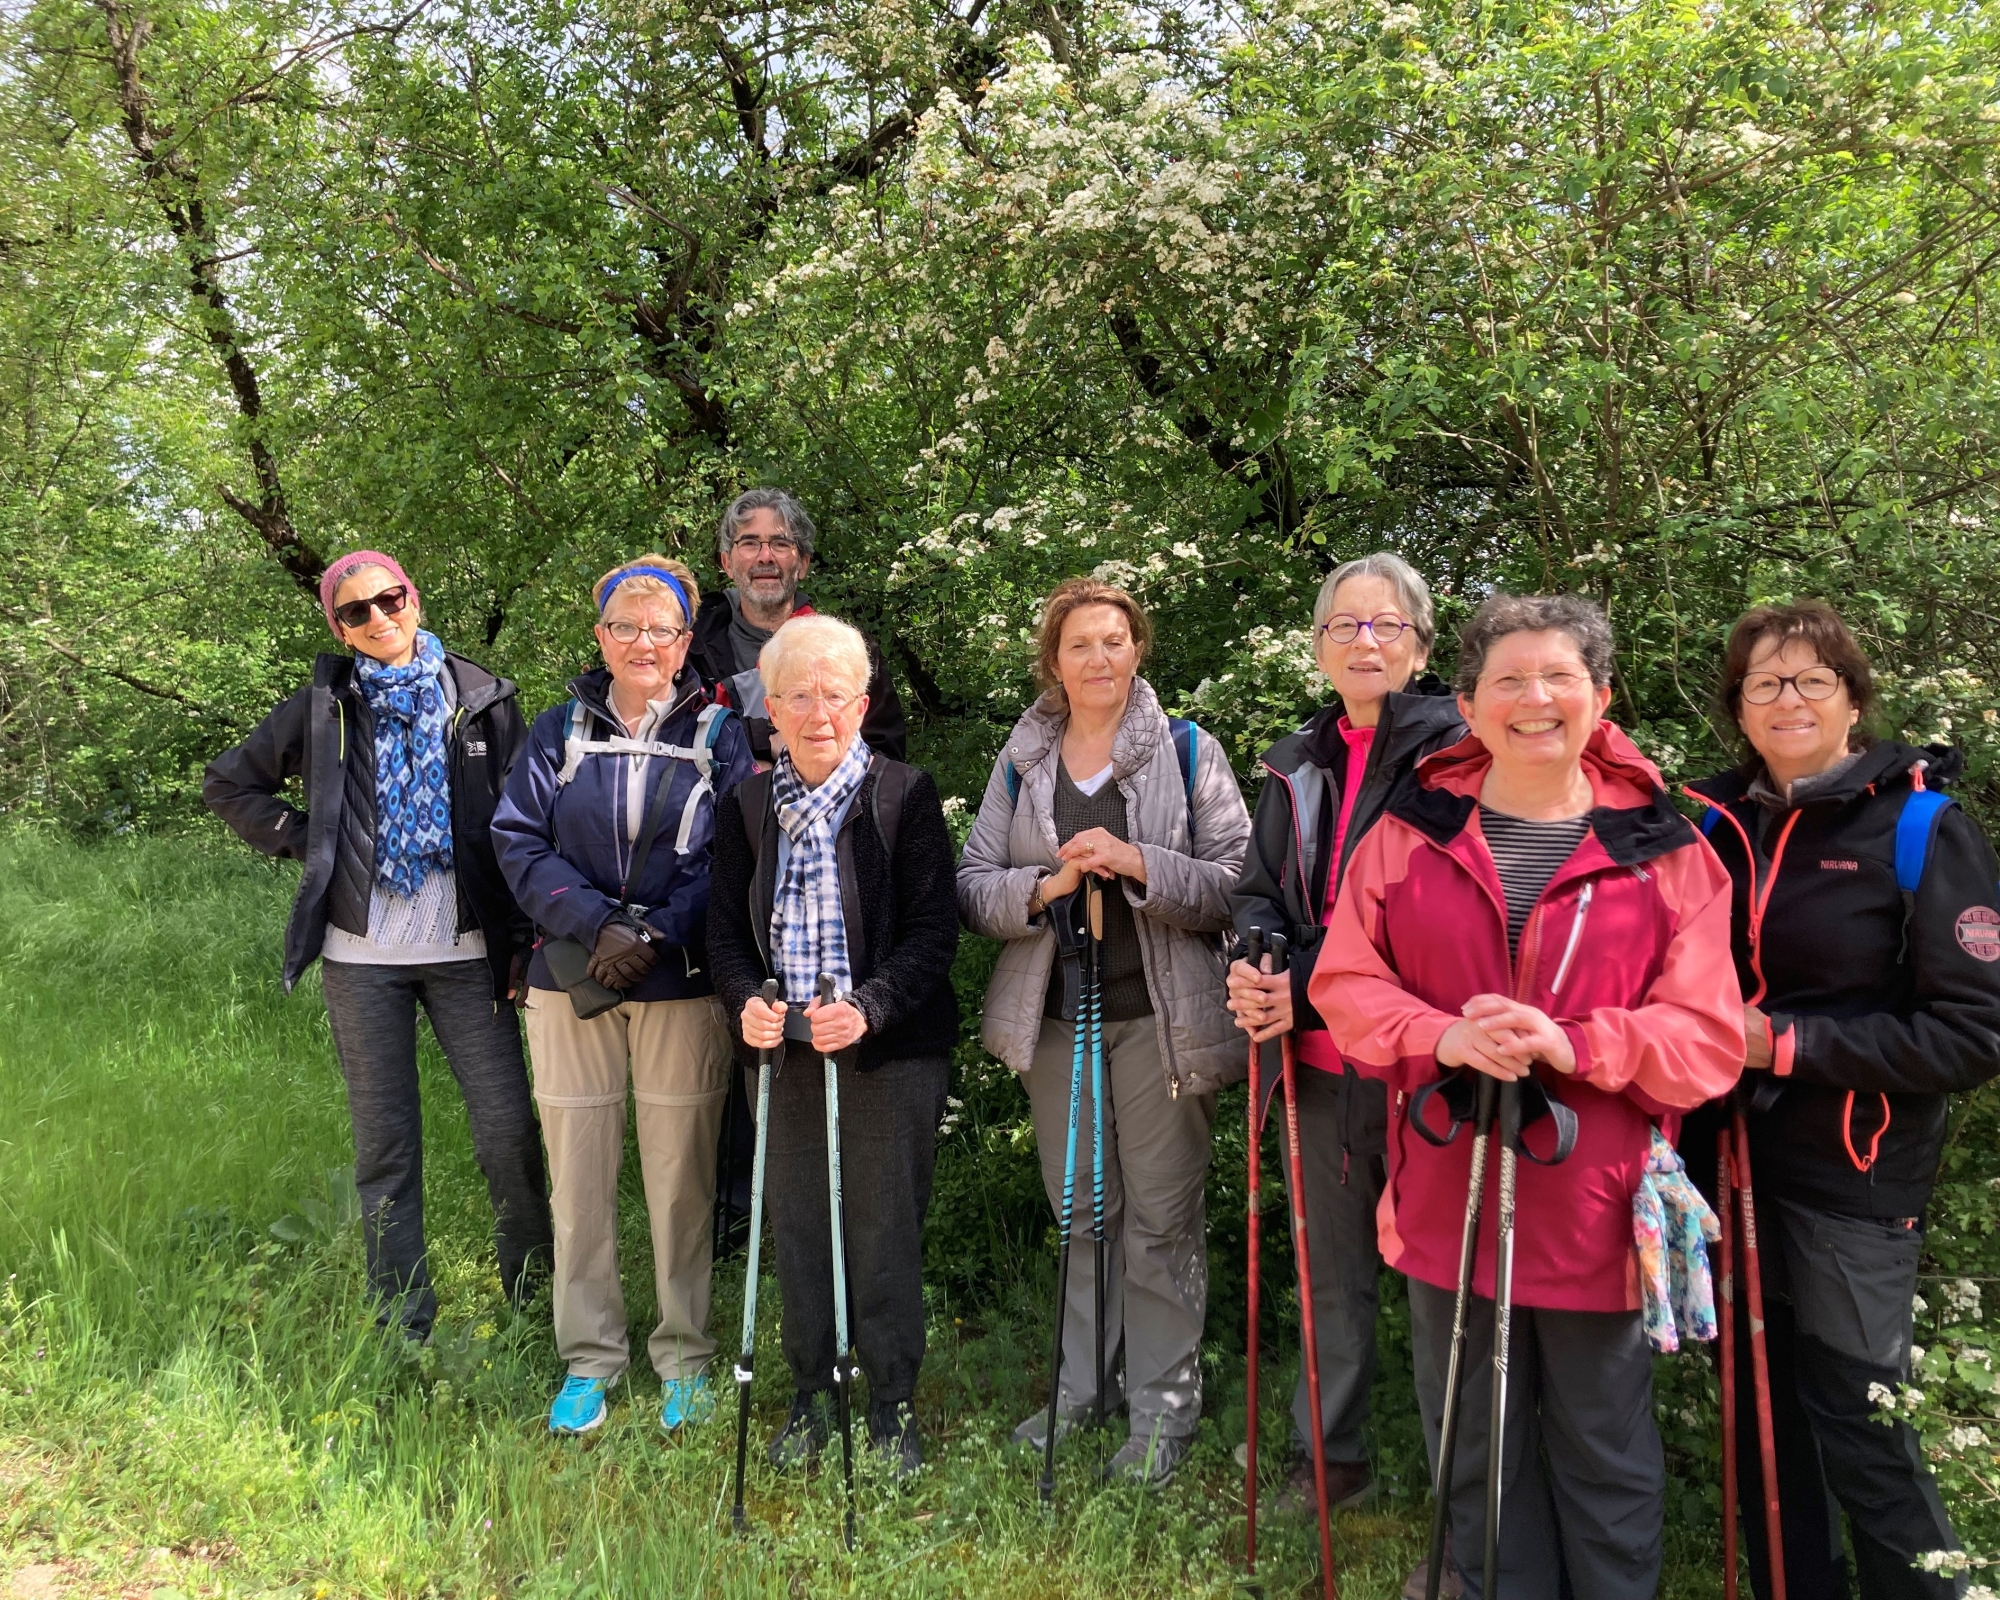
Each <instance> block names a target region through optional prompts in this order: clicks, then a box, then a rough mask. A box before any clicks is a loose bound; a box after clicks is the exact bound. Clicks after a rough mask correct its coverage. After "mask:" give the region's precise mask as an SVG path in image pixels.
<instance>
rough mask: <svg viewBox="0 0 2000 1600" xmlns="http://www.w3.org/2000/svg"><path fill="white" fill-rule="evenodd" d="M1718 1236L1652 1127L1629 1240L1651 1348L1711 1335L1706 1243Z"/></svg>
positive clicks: (1677, 1160) (1676, 1156) (1711, 1216)
mask: <svg viewBox="0 0 2000 1600" xmlns="http://www.w3.org/2000/svg"><path fill="white" fill-rule="evenodd" d="M1721 1237H1722V1225H1721V1224H1720V1223H1719V1222H1718V1221H1716V1217H1715V1212H1714V1211H1713V1210H1711V1209H1710V1207H1709V1204H1708V1202H1707V1201H1706V1200H1704V1199H1703V1198H1702V1197H1701V1192H1700V1191H1699V1190H1698V1189H1696V1188H1695V1186H1694V1184H1693V1183H1691V1182H1690V1181H1689V1179H1688V1175H1687V1167H1686V1166H1685V1165H1684V1164H1683V1163H1682V1161H1681V1157H1680V1152H1679V1151H1677V1150H1676V1149H1674V1147H1673V1146H1672V1145H1670V1144H1668V1143H1667V1141H1666V1139H1665V1138H1664V1137H1662V1136H1661V1133H1660V1130H1659V1129H1658V1128H1654V1129H1653V1143H1652V1148H1651V1149H1650V1150H1648V1151H1647V1152H1646V1175H1645V1177H1643V1178H1641V1179H1640V1180H1639V1187H1638V1188H1637V1189H1636V1190H1634V1191H1633V1194H1632V1242H1633V1245H1634V1247H1635V1248H1636V1249H1637V1250H1638V1252H1639V1288H1640V1292H1641V1295H1642V1297H1643V1301H1644V1305H1643V1310H1642V1315H1643V1316H1644V1318H1645V1323H1646V1342H1647V1343H1648V1344H1649V1345H1651V1346H1652V1347H1653V1348H1654V1349H1655V1350H1658V1351H1662V1352H1667V1351H1674V1350H1678V1349H1680V1347H1681V1340H1683V1339H1695V1340H1708V1339H1713V1338H1714V1337H1715V1334H1716V1328H1715V1281H1714V1279H1713V1278H1712V1277H1711V1276H1710V1274H1709V1267H1708V1247H1709V1245H1711V1244H1713V1243H1715V1242H1717V1241H1718V1240H1720V1239H1721Z"/></svg>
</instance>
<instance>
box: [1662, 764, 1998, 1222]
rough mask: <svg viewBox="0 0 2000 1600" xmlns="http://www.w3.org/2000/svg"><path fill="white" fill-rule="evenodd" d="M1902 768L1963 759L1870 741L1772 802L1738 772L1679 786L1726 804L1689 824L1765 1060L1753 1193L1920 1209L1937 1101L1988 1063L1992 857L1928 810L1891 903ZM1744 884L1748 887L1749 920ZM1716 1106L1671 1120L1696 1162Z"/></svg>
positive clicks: (1929, 767) (1955, 823) (1992, 1049)
mask: <svg viewBox="0 0 2000 1600" xmlns="http://www.w3.org/2000/svg"><path fill="white" fill-rule="evenodd" d="M1919 763H1924V766H1923V781H1924V784H1925V786H1926V787H1927V788H1938V787H1940V786H1942V785H1946V784H1949V783H1950V782H1951V781H1952V780H1953V779H1955V778H1956V777H1957V776H1958V775H1959V773H1960V772H1961V771H1962V770H1963V767H1964V761H1963V758H1962V757H1961V756H1960V754H1959V752H1958V751H1956V750H1953V749H1949V748H1946V747H1944V746H1941V745H1932V746H1929V747H1928V748H1926V749H1917V748H1915V747H1913V746H1911V745H1907V744H1900V743H1896V742H1893V741H1890V742H1885V743H1882V744H1877V745H1874V746H1873V747H1871V748H1870V749H1868V750H1866V751H1864V752H1863V753H1862V754H1861V755H1860V757H1859V758H1857V759H1855V760H1854V761H1852V762H1851V763H1850V764H1849V765H1847V766H1846V767H1844V768H1841V769H1838V770H1836V771H1835V772H1833V773H1831V774H1829V775H1828V776H1827V777H1826V778H1825V779H1823V780H1820V781H1813V780H1805V781H1803V782H1801V783H1799V784H1796V785H1794V786H1793V797H1794V798H1793V801H1792V802H1791V803H1790V804H1784V803H1782V802H1779V801H1777V799H1776V797H1775V796H1772V797H1771V803H1769V804H1760V803H1759V801H1758V799H1757V798H1756V797H1755V796H1753V795H1752V793H1751V788H1752V776H1753V775H1752V774H1751V773H1748V772H1744V771H1734V772H1726V773H1722V774H1720V775H1718V776H1716V777H1713V778H1708V779H1705V780H1704V781H1702V782H1700V783H1696V784H1692V785H1690V786H1689V792H1690V793H1691V794H1694V795H1696V796H1698V797H1700V798H1701V799H1703V800H1705V801H1707V802H1709V803H1711V804H1712V805H1714V806H1717V807H1720V808H1721V809H1722V810H1723V811H1724V812H1726V813H1727V819H1726V820H1725V819H1724V818H1723V817H1717V818H1716V819H1715V820H1714V822H1713V823H1712V824H1711V825H1710V826H1709V828H1708V830H1707V832H1708V839H1709V843H1710V844H1712V845H1713V846H1714V847H1715V849H1716V852H1717V854H1718V855H1720V856H1721V858H1722V862H1723V865H1724V866H1726V867H1727V868H1728V869H1729V873H1730V876H1731V877H1732V878H1733V879H1734V880H1735V899H1734V912H1733V916H1732V919H1731V933H1732V940H1733V944H1734V948H1735V957H1736V971H1737V977H1738V979H1739V981H1740V982H1741V983H1742V985H1743V993H1744V995H1745V996H1746V997H1756V998H1755V1003H1756V1004H1757V1005H1758V1006H1759V1007H1760V1009H1762V1010H1763V1011H1764V1012H1765V1013H1766V1014H1767V1015H1768V1016H1769V1017H1770V1019H1771V1027H1772V1032H1773V1035H1774V1042H1775V1049H1774V1052H1773V1053H1774V1056H1775V1069H1776V1070H1774V1071H1772V1072H1770V1073H1751V1074H1746V1075H1745V1078H1744V1083H1745V1085H1746V1086H1748V1087H1749V1091H1750V1093H1751V1096H1752V1099H1751V1113H1750V1130H1751V1172H1752V1174H1753V1177H1754V1179H1755V1182H1756V1185H1757V1188H1758V1190H1759V1192H1760V1193H1772V1194H1777V1195H1782V1196H1784V1197H1785V1198H1788V1199H1791V1200H1794V1201H1797V1202H1799V1203H1801V1204H1804V1205H1808V1206H1813V1207H1817V1208H1819V1209H1821V1210H1826V1211H1835V1212H1841V1213H1844V1214H1847V1215H1851V1216H1863V1217H1888V1218H1898V1217H1914V1216H1917V1215H1920V1214H1921V1213H1922V1211H1923V1209H1924V1206H1925V1204H1926V1203H1927V1202H1928V1201H1929V1199H1930V1192H1931V1186H1932V1183H1933V1182H1934V1180H1935V1179H1936V1176H1937V1165H1938V1157H1939V1154H1940V1153H1941V1151H1942V1149H1943V1145H1944V1137H1945V1130H1946V1126H1947V1099H1946V1097H1947V1096H1948V1095H1950V1094H1953V1093H1957V1092H1962V1091H1965V1090H1968V1089H1972V1088H1975V1087H1977V1086H1978V1085H1979V1084H1982V1083H1984V1082H1986V1081H1987V1080H1988V1079H1989V1078H1991V1077H1993V1076H1994V1075H1995V1074H1996V1072H2000V885H1996V878H2000V868H1996V865H1995V862H1994V856H1993V850H1992V847H1991V846H1990V845H1989V844H1988V843H1987V841H1986V836H1985V835H1984V834H1983V833H1981V832H1980V829H1979V825H1978V824H1977V823H1975V822H1974V821H1973V820H1972V818H1971V817H1969V816H1967V815H1966V814H1965V813H1964V812H1963V811H1961V810H1960V809H1959V808H1958V807H1957V806H1956V805H1951V806H1946V807H1945V808H1944V809H1943V810H1942V811H1940V812H1939V813H1938V814H1937V817H1936V820H1935V824H1934V831H1933V832H1932V833H1931V835H1930V845H1929V854H1928V860H1927V861H1926V862H1925V863H1924V866H1923V871H1922V876H1921V878H1920V879H1919V880H1918V883H1917V888H1916V891H1915V893H1914V894H1909V895H1905V894H1904V892H1903V891H1902V889H1901V888H1900V887H1899V886H1898V883H1897V877H1896V867H1895V858H1896V832H1897V822H1898V820H1899V818H1900V817H1901V816H1902V812H1903V807H1904V805H1905V804H1906V803H1907V802H1908V800H1909V798H1910V795H1911V793H1912V791H1913V789H1914V787H1915V784H1914V782H1913V780H1912V777H1911V769H1912V768H1913V767H1916V766H1917V765H1918V764H1919ZM1746 841H1747V844H1748V850H1747V851H1746ZM1753 878H1754V882H1755V886H1756V891H1757V893H1758V895H1759V897H1760V898H1763V897H1765V896H1768V898H1765V899H1764V905H1763V910H1762V914H1761V916H1759V917H1756V918H1753V916H1752V914H1751V907H1752V902H1751V893H1752V882H1753ZM1720 1109H1721V1108H1719V1107H1718V1108H1717V1111H1716V1112H1715V1113H1708V1114H1703V1113H1697V1114H1696V1116H1695V1117H1691V1118H1690V1119H1689V1122H1688V1126H1687V1128H1686V1129H1685V1130H1684V1133H1683V1138H1682V1147H1683V1149H1685V1150H1687V1151H1688V1152H1689V1155H1690V1159H1691V1160H1697V1161H1701V1160H1705V1161H1706V1162H1707V1163H1708V1169H1709V1170H1712V1167H1713V1159H1714V1158H1713V1155H1712V1154H1711V1152H1713V1150H1714V1149H1715V1136H1714V1126H1715V1123H1716V1121H1717V1117H1718V1115H1719V1113H1720Z"/></svg>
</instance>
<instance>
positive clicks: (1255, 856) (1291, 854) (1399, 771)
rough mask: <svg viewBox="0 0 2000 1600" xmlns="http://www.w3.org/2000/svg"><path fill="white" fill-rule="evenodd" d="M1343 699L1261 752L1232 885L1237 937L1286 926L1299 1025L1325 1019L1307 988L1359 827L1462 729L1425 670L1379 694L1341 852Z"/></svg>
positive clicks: (1447, 696) (1452, 704)
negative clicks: (1259, 779)
mask: <svg viewBox="0 0 2000 1600" xmlns="http://www.w3.org/2000/svg"><path fill="white" fill-rule="evenodd" d="M1341 715H1342V711H1341V707H1340V706H1339V705H1338V704H1337V703H1336V704H1334V705H1330V706H1327V707H1326V708H1324V709H1323V710H1321V711H1320V712H1318V713H1317V714H1316V715H1315V716H1314V717H1313V719H1312V720H1311V721H1310V722H1308V723H1307V724H1306V725H1305V726H1304V727H1303V728H1301V729H1299V731H1298V732H1297V733H1290V734H1287V735H1286V736H1285V737H1284V738H1282V739H1280V740H1279V741H1278V742H1277V743H1276V744H1274V745H1272V746H1271V748H1270V749H1268V750H1266V751H1265V752H1264V759H1263V766H1264V770H1265V772H1266V773H1267V774H1268V776H1267V777H1266V778H1265V781H1264V787H1263V789H1262V790H1261V791H1260V792H1259V793H1258V796H1257V809H1256V811H1255V812H1254V813H1253V814H1252V816H1251V819H1250V851H1249V854H1248V855H1246V856H1245V857H1244V858H1243V873H1242V876H1241V877H1239V878H1238V879H1237V881H1236V888H1235V890H1234V892H1233V893H1232V894H1231V895H1230V907H1231V915H1232V917H1233V918H1234V920H1235V924H1236V932H1237V935H1238V937H1239V938H1240V937H1242V936H1244V935H1246V934H1248V933H1249V931H1250V930H1251V929H1252V928H1262V929H1263V930H1264V931H1265V932H1266V933H1267V934H1269V933H1282V934H1283V935H1284V936H1285V938H1286V939H1287V940H1289V941H1290V942H1291V947H1292V967H1291V971H1292V1016H1293V1017H1294V1019H1295V1024H1294V1025H1295V1026H1296V1027H1297V1028H1299V1029H1302V1030H1303V1029H1309V1028H1322V1029H1323V1028H1325V1026H1326V1024H1325V1022H1323V1021H1322V1020H1321V1019H1320V1014H1319V1012H1318V1011H1316V1010H1315V1009H1314V1008H1313V1003H1312V1000H1311V999H1310V998H1309V997H1308V995H1307V993H1306V984H1307V982H1308V981H1309V980H1310V979H1311V977H1312V969H1313V957H1314V955H1315V954H1316V953H1317V951H1318V949H1319V941H1320V935H1321V934H1322V933H1323V932H1324V931H1325V927H1324V922H1323V919H1324V917H1325V914H1326V904H1327V894H1328V892H1329V887H1331V888H1332V889H1333V890H1334V891H1336V892H1337V891H1338V889H1339V885H1340V878H1341V875H1342V874H1343V873H1345V871H1346V870H1347V858H1349V857H1352V856H1353V854H1354V847H1355V846H1356V845H1358V844H1359V843H1360V842H1361V840H1362V836H1363V835H1365V834H1366V833H1367V832H1368V830H1369V829H1370V828H1371V827H1373V826H1374V825H1375V819H1376V818H1378V817H1379V816H1381V815H1382V813H1383V811H1384V810H1385V809H1387V807H1388V803H1389V796H1390V794H1391V793H1392V792H1393V791H1394V789H1395V788H1396V786H1397V784H1399V783H1401V782H1402V781H1403V780H1405V779H1406V778H1408V777H1409V775H1410V774H1411V773H1412V772H1414V771H1415V770H1416V766H1417V763H1418V762H1419V761H1421V760H1423V759H1424V757H1425V756H1428V755H1430V754H1432V753H1433V752H1434V751H1438V750H1445V749H1449V748H1450V747H1451V746H1452V745H1454V744H1456V743H1458V741H1459V740H1460V739H1462V738H1464V737H1465V724H1464V722H1463V721H1462V720H1460V718H1459V715H1458V702H1457V700H1456V698H1455V697H1454V696H1453V695H1452V693H1451V691H1450V690H1449V689H1447V688H1446V687H1445V685H1444V684H1443V683H1442V682H1441V681H1440V680H1438V679H1437V678H1433V677H1424V678H1421V679H1419V680H1418V682H1417V684H1416V685H1415V686H1414V687H1413V689H1412V690H1411V691H1410V692H1409V693H1407V694H1392V695H1389V696H1387V697H1386V698H1385V699H1384V700H1383V702H1382V717H1381V720H1380V722H1378V723H1377V724H1376V728H1375V742H1374V744H1373V745H1372V746H1371V747H1370V749H1369V752H1368V767H1367V770H1366V771H1365V773H1364V774H1363V776H1362V780H1361V793H1360V794H1359V795H1358V796H1357V797H1356V799H1355V802H1354V811H1353V814H1352V815H1351V816H1350V817H1349V818H1348V822H1347V838H1346V840H1345V842H1344V848H1343V851H1342V857H1343V859H1341V860H1340V861H1338V862H1334V861H1332V860H1330V859H1329V858H1330V857H1331V856H1332V854H1333V830H1334V824H1335V823H1336V822H1337V821H1338V820H1339V818H1340V803H1341V785H1342V784H1343V783H1345V782H1346V779H1347V741H1346V740H1344V739H1343V738H1341V736H1340V718H1341Z"/></svg>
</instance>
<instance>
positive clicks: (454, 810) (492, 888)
mask: <svg viewBox="0 0 2000 1600" xmlns="http://www.w3.org/2000/svg"><path fill="white" fill-rule="evenodd" d="M445 668H446V670H447V671H448V672H449V673H450V674H451V684H452V688H453V690H454V691H455V693H456V699H457V704H456V705H455V706H454V707H453V708H452V711H451V715H450V746H451V748H450V762H451V838H452V855H453V863H454V872H455V874H456V877H457V880H458V931H459V932H461V933H465V932H469V931H470V930H471V929H473V928H477V929H478V930H479V931H480V932H481V933H483V934H484V935H485V936H486V960H487V963H488V965H490V966H491V968H492V969H493V993H494V997H495V998H496V999H503V998H505V996H506V993H507V989H508V983H509V971H510V968H511V965H512V962H513V958H514V955H515V952H516V951H524V950H526V949H527V947H528V943H529V940H530V939H531V938H532V930H531V928H530V927H529V924H528V919H527V918H526V917H525V916H524V915H522V913H521V911H520V909H519V908H518V907H517V906H515V904H514V897H513V896H512V895H511V894H509V893H508V892H507V885H506V883H505V882H504V881H503V880H502V878H501V876H500V868H499V865H498V863H497V862H496V861H495V860H494V857H493V837H492V831H491V830H492V823H493V811H494V807H495V806H497V805H498V804H499V800H500V793H501V790H502V789H503V788H504V787H505V785H506V782H507V773H508V770H509V769H510V768H511V767H512V766H513V765H514V758H515V757H516V756H517V755H518V754H519V753H520V750H521V747H522V745H523V744H524V743H525V742H526V739H527V732H528V730H527V726H526V724H525V723H524V722H523V721H522V718H521V708H520V705H519V704H518V702H517V701H516V699H515V694H514V685H513V684H512V683H510V682H508V681H507V680H506V679H505V678H496V677H495V676H494V675H493V674H492V673H490V672H488V671H487V670H486V669H485V668H484V667H482V666H478V665H476V664H475V663H473V662H471V661H468V660H466V659H465V657H463V656H459V655H453V654H452V653H451V652H449V651H447V652H446V653H445ZM294 777H297V778H299V779H300V780H301V782H302V784H303V786H304V789H305V802H306V809H305V810H304V811H300V810H299V809H298V808H297V807H296V806H294V805H292V804H291V803H290V802H289V801H288V800H286V799H285V798H284V797H283V794H284V789H285V786H286V784H287V783H289V782H290V781H291V780H292V779H293V778H294ZM201 797H202V799H203V800H204V801H206V802H207V804H208V808H209V809H210V810H211V811H213V812H214V813H215V814H216V815H217V816H219V817H221V818H222V820H223V821H224V822H226V823H228V824H229V826H230V827H231V828H233V829H234V830H235V831H236V833H237V835H238V836H239V837H240V838H241V839H243V841H244V842H245V843H246V844H249V845H251V846H253V847H254V848H256V849H258V850H261V851H263V852H264V854H265V855H267V856H281V857H283V858H284V859H285V860H287V861H303V862H304V863H305V869H306V870H305V876H304V877H303V878H301V879H300V881H299V892H298V896H297V898H296V899H295V900H294V901H293V902H292V915H291V920H290V922H289V923H288V924H287V925H286V928H285V966H284V983H285V988H286V990H287V992H289V991H290V990H291V988H292V985H294V984H295V983H297V982H298V981H299V978H300V976H301V975H302V974H303V973H304V972H305V970H306V968H307V967H309V966H311V965H312V963H313V961H314V960H315V959H316V958H317V957H318V955H319V952H320V946H321V944H322V943H323V942H324V940H325V938H326V929H327V924H328V923H329V922H331V923H332V924H333V926H335V927H336V928H341V929H344V930H345V931H346V932H348V933H352V934H358V935H366V933H367V932H368V901H369V895H370V893H371V890H372V886H373V883H374V878H375V720H374V718H373V717H372V716H371V715H370V713H369V710H368V702H367V700H366V699H365V698H364V697H363V696H362V693H361V690H360V687H359V685H358V684H356V682H355V681H354V658H353V657H352V656H348V655H339V654H334V653H331V652H329V653H327V654H325V655H322V656H321V657H320V658H319V659H318V661H316V662H315V663H314V665H313V681H312V683H311V684H310V685H308V686H307V687H306V688H303V689H301V690H299V692H298V693H297V694H295V695H293V696H292V697H291V698H290V699H288V700H286V701H284V702H283V703H282V704H281V705H279V706H278V708H277V709H276V710H275V711H273V712H272V713H271V714H270V715H269V716H268V717H266V718H265V719H264V720H263V721H262V722H261V723H259V724H258V725H257V727H256V729H255V731H253V732H252V733H251V735H250V737H249V738H247V739H245V740H244V741H243V742H242V743H241V744H239V745H237V746H236V747H235V748H234V749H233V750H225V751H224V752H223V753H222V754H221V755H219V756H217V757H216V758H215V759H214V760H213V761H211V762H210V763H209V764H208V771H207V774H206V775H205V777H204V779H203V782H202V789H201Z"/></svg>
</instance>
